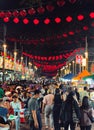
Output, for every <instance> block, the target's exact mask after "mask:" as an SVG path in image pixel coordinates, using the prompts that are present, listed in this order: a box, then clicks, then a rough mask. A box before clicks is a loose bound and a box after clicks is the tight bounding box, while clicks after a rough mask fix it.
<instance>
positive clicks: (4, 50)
mask: <svg viewBox="0 0 94 130" xmlns="http://www.w3.org/2000/svg"><path fill="white" fill-rule="evenodd" d="M6 48H7V45H6V44H5V43H4V44H3V52H4V54H3V77H2V80H3V83H4V81H5V58H6Z"/></svg>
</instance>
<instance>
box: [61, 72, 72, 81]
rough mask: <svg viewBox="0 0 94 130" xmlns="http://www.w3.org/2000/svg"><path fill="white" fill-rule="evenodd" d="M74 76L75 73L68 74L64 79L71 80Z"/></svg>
mask: <svg viewBox="0 0 94 130" xmlns="http://www.w3.org/2000/svg"><path fill="white" fill-rule="evenodd" d="M73 77H74V74H73V73H69V74H66V75H65V76H64V77H63V79H67V80H71V79H72V78H73Z"/></svg>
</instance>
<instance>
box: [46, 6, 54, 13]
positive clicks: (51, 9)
mask: <svg viewBox="0 0 94 130" xmlns="http://www.w3.org/2000/svg"><path fill="white" fill-rule="evenodd" d="M46 9H47V10H48V11H49V12H52V11H53V10H54V6H53V5H51V4H49V5H46Z"/></svg>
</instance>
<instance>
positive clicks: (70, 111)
mask: <svg viewBox="0 0 94 130" xmlns="http://www.w3.org/2000/svg"><path fill="white" fill-rule="evenodd" d="M80 116H81V115H80V108H79V105H78V103H77V99H76V94H75V92H74V91H71V92H70V93H69V94H68V96H67V99H66V101H65V102H64V108H63V111H62V118H63V119H62V120H63V126H64V130H68V128H69V126H70V130H75V126H76V122H77V120H80Z"/></svg>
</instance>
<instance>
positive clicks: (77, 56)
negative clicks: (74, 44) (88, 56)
mask: <svg viewBox="0 0 94 130" xmlns="http://www.w3.org/2000/svg"><path fill="white" fill-rule="evenodd" d="M82 60H83V56H82V55H79V54H77V55H76V64H82Z"/></svg>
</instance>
